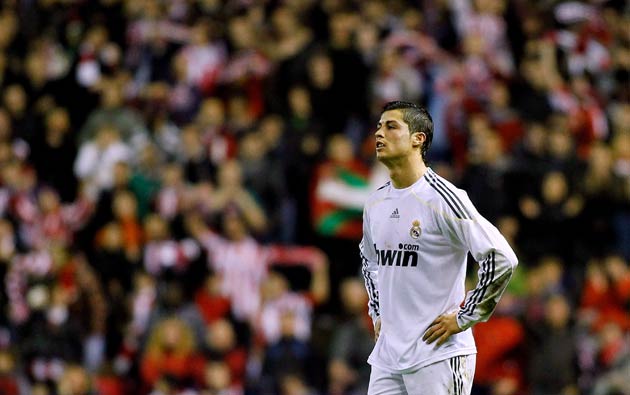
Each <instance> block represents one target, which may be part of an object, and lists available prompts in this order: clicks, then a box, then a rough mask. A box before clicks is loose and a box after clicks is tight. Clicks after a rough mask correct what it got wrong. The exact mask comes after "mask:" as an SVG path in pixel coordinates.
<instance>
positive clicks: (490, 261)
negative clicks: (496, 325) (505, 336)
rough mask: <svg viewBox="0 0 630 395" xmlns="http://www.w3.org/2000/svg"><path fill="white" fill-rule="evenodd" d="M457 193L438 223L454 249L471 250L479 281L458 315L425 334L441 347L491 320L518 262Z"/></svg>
mask: <svg viewBox="0 0 630 395" xmlns="http://www.w3.org/2000/svg"><path fill="white" fill-rule="evenodd" d="M457 192H458V193H457V194H456V195H455V194H453V195H450V196H449V198H450V199H451V202H450V203H451V206H452V207H447V208H445V210H444V211H443V212H442V215H439V216H438V217H439V219H438V223H439V224H440V226H441V227H442V230H443V232H444V233H445V235H447V237H449V238H450V239H451V242H452V243H453V244H454V246H456V247H461V248H463V249H466V250H468V251H469V252H470V253H471V254H472V256H473V258H474V259H475V260H476V261H477V262H479V270H478V281H477V285H476V286H475V288H474V289H473V290H471V291H470V292H468V293H467V294H466V299H465V300H464V304H463V305H462V306H461V307H460V308H459V310H458V311H457V312H456V313H454V314H445V315H442V316H440V317H438V318H436V320H435V321H434V322H433V323H432V324H431V326H430V327H429V329H428V330H427V332H426V333H425V335H424V337H423V339H424V340H426V341H427V342H428V343H431V342H433V341H434V340H436V339H439V341H438V345H439V344H442V343H443V342H445V341H446V340H447V339H448V337H449V336H450V335H452V334H455V333H458V332H461V331H463V330H466V329H468V328H470V327H471V326H473V325H474V324H476V323H477V322H482V321H487V320H488V319H489V318H490V316H491V315H492V313H493V312H494V309H495V307H496V305H497V304H498V302H499V299H500V298H501V295H502V294H503V292H504V291H505V289H506V288H507V285H508V283H509V281H510V278H511V277H512V273H513V271H514V269H515V267H516V265H517V263H518V260H517V258H516V255H515V254H514V251H513V250H512V248H511V247H510V245H509V244H508V242H507V240H505V238H504V237H503V235H501V233H499V230H498V229H497V228H496V227H495V226H494V225H492V224H491V223H490V222H489V221H488V220H486V219H485V218H483V217H482V216H481V215H480V214H479V213H478V212H477V210H476V209H475V207H474V206H473V204H472V202H471V201H470V199H468V196H466V194H465V193H464V192H461V191H457ZM447 209H448V210H450V211H447Z"/></svg>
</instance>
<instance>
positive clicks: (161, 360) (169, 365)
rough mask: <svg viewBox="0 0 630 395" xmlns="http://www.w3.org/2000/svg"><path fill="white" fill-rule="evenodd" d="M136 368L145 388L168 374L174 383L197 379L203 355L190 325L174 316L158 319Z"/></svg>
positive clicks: (189, 381)
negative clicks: (138, 367) (139, 372)
mask: <svg viewBox="0 0 630 395" xmlns="http://www.w3.org/2000/svg"><path fill="white" fill-rule="evenodd" d="M140 369H141V374H142V380H143V382H144V384H145V385H147V386H148V387H149V388H153V386H155V385H156V383H158V381H159V380H160V379H165V378H166V377H167V376H170V377H172V378H173V380H174V381H175V382H176V384H177V386H178V387H182V386H187V385H191V384H194V383H198V382H200V380H201V375H202V369H203V359H202V358H201V357H200V355H199V353H198V350H197V349H196V344H195V339H194V335H193V332H192V330H191V329H190V327H189V326H188V325H186V323H184V321H182V320H180V319H177V318H174V317H171V318H166V319H164V320H162V321H160V322H159V323H158V324H157V325H156V326H155V328H154V329H153V330H152V331H151V333H150V335H149V340H148V341H147V345H146V349H145V351H144V353H143V356H142V360H141V368H140Z"/></svg>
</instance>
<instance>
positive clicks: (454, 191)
mask: <svg viewBox="0 0 630 395" xmlns="http://www.w3.org/2000/svg"><path fill="white" fill-rule="evenodd" d="M423 177H424V180H425V181H426V187H425V188H424V189H423V192H424V197H425V199H426V200H427V201H428V202H429V203H430V204H431V206H433V207H439V208H440V209H441V211H443V212H446V213H449V214H450V215H454V216H455V217H456V218H459V219H473V218H474V213H475V209H474V207H473V204H472V202H471V201H470V199H469V198H468V194H467V193H466V191H464V190H463V189H460V188H458V187H456V186H455V185H454V184H453V183H452V182H450V181H449V180H447V179H446V178H444V177H442V176H440V175H439V174H437V173H436V172H435V171H433V170H432V169H431V168H427V171H426V172H425V174H424V176H423Z"/></svg>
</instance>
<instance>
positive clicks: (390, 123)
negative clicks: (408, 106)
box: [375, 110, 418, 162]
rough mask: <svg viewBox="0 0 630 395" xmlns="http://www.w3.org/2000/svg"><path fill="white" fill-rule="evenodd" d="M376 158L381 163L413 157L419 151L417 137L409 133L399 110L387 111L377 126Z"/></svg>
mask: <svg viewBox="0 0 630 395" xmlns="http://www.w3.org/2000/svg"><path fill="white" fill-rule="evenodd" d="M375 136H376V158H377V159H378V160H380V161H381V162H383V161H385V162H388V161H391V160H395V159H397V158H402V157H405V156H408V155H411V154H412V153H413V152H414V151H417V150H418V141H417V136H412V135H411V134H410V133H409V126H408V125H407V124H406V123H405V122H404V121H403V119H402V113H401V112H400V111H399V110H391V111H385V112H384V113H383V114H382V115H381V119H380V120H379V121H378V124H377V125H376V133H375Z"/></svg>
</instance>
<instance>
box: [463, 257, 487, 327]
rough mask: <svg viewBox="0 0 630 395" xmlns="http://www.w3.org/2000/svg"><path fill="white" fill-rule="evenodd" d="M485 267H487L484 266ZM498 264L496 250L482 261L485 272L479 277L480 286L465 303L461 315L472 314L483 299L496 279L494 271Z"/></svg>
mask: <svg viewBox="0 0 630 395" xmlns="http://www.w3.org/2000/svg"><path fill="white" fill-rule="evenodd" d="M484 267H485V268H484ZM495 268H496V264H495V252H494V251H492V252H491V253H490V254H489V255H488V257H487V258H486V259H484V261H483V262H481V269H482V271H483V273H482V274H481V278H480V279H479V287H477V288H476V289H475V290H474V291H473V293H472V295H470V298H469V299H468V301H467V302H466V304H465V305H464V307H463V308H462V309H461V310H460V312H459V315H460V316H462V315H465V314H472V313H473V312H474V311H475V308H476V307H477V305H478V304H479V302H481V301H482V300H483V297H484V296H485V294H486V290H487V289H488V285H490V284H491V283H492V281H494V272H495Z"/></svg>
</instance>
